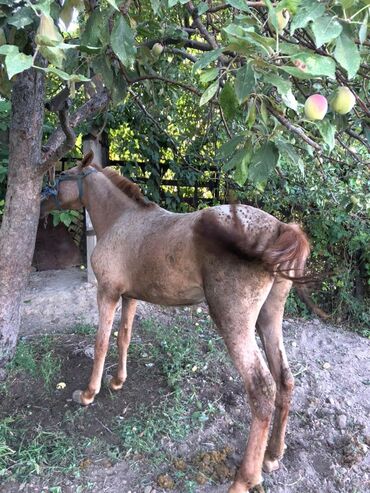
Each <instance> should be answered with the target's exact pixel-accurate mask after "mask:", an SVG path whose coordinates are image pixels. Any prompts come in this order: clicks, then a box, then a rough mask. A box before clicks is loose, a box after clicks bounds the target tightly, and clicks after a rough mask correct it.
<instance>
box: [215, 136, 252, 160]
mask: <svg viewBox="0 0 370 493" xmlns="http://www.w3.org/2000/svg"><path fill="white" fill-rule="evenodd" d="M244 140H245V135H244V134H240V135H236V136H235V137H233V138H232V139H230V140H229V141H228V142H225V144H223V145H222V146H221V147H220V149H219V150H218V153H217V156H216V159H217V160H224V159H228V158H229V157H230V156H232V155H233V154H234V153H235V151H236V149H237V147H238V145H239V144H241V143H242V142H244Z"/></svg>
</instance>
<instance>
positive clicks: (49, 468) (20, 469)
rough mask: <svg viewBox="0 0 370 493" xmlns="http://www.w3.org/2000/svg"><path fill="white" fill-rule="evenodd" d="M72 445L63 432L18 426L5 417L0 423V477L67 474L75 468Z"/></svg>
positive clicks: (12, 420)
mask: <svg viewBox="0 0 370 493" xmlns="http://www.w3.org/2000/svg"><path fill="white" fill-rule="evenodd" d="M77 456H78V452H77V450H76V447H75V444H73V442H72V440H71V439H70V438H69V437H67V436H66V435H65V434H64V433H63V432H59V431H57V432H55V431H47V430H41V429H36V430H34V431H33V432H32V434H31V431H30V430H25V429H24V428H23V427H22V420H21V419H20V418H15V417H12V416H8V417H6V418H5V419H3V420H2V421H1V423H0V476H2V477H7V476H10V475H12V477H14V478H17V479H22V480H24V479H26V478H28V477H29V476H31V475H32V474H37V475H40V474H43V475H47V474H51V473H55V472H71V471H72V470H73V469H74V468H76V467H77V465H78V458H77Z"/></svg>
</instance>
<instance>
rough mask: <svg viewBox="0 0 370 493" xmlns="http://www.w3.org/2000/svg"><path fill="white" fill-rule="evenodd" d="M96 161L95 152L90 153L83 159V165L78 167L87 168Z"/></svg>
mask: <svg viewBox="0 0 370 493" xmlns="http://www.w3.org/2000/svg"><path fill="white" fill-rule="evenodd" d="M93 159H94V153H93V151H89V152H88V153H87V154H86V155H85V156H84V157H83V159H82V161H81V163H80V164H79V165H78V167H79V168H81V169H82V168H86V166H89V165H90V164H91V163H92V161H93Z"/></svg>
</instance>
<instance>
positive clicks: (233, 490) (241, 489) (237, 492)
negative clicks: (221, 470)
mask: <svg viewBox="0 0 370 493" xmlns="http://www.w3.org/2000/svg"><path fill="white" fill-rule="evenodd" d="M227 493H249V490H248V489H245V486H243V485H242V484H240V483H233V484H232V485H231V486H230V488H229V489H228V492H227Z"/></svg>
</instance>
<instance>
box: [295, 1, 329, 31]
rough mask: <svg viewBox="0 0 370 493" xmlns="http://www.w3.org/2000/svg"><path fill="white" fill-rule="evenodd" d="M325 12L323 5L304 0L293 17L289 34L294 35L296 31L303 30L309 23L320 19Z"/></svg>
mask: <svg viewBox="0 0 370 493" xmlns="http://www.w3.org/2000/svg"><path fill="white" fill-rule="evenodd" d="M324 12H325V5H323V4H320V3H319V2H317V1H316V0H304V1H303V2H302V5H301V6H300V8H299V10H298V12H297V13H296V15H295V16H294V17H293V20H292V23H291V25H290V34H294V32H295V30H296V29H302V28H305V27H306V26H307V25H308V23H309V22H310V21H313V20H315V19H317V18H318V17H321V16H322V15H323V13H324Z"/></svg>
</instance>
